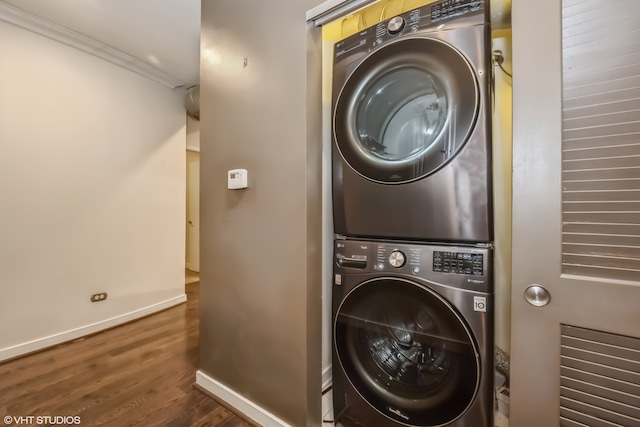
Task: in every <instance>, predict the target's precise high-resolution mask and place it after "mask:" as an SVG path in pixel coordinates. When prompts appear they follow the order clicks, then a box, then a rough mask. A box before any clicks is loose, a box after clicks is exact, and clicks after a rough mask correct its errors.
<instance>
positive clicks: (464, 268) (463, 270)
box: [433, 251, 484, 276]
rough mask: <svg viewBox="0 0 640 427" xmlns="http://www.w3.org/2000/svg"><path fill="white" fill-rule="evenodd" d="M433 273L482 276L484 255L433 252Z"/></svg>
mask: <svg viewBox="0 0 640 427" xmlns="http://www.w3.org/2000/svg"><path fill="white" fill-rule="evenodd" d="M433 271H436V272H439V273H454V274H468V275H472V276H482V274H483V271H484V255H483V254H481V253H473V252H447V251H433Z"/></svg>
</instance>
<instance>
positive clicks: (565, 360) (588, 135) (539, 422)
mask: <svg viewBox="0 0 640 427" xmlns="http://www.w3.org/2000/svg"><path fill="white" fill-rule="evenodd" d="M512 12H513V19H512V23H513V45H512V46H513V84H514V87H513V114H514V116H513V144H514V146H513V268H512V271H513V273H512V282H513V288H512V291H513V292H512V320H513V324H512V349H511V350H512V351H511V362H512V363H511V368H512V376H511V408H510V409H511V425H512V426H513V427H552V426H566V427H583V426H595V427H601V426H603V427H609V426H628V427H631V426H633V427H637V426H640V1H638V0H537V1H531V0H513V3H512ZM531 286H535V287H531ZM547 297H548V298H550V299H549V300H548V302H547ZM527 299H528V300H529V301H528V300H527Z"/></svg>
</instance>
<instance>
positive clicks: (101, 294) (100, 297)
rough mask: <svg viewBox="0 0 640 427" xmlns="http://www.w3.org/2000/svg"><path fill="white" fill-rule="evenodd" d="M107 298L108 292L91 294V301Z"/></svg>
mask: <svg viewBox="0 0 640 427" xmlns="http://www.w3.org/2000/svg"><path fill="white" fill-rule="evenodd" d="M106 299H107V293H106V292H101V293H99V294H93V295H91V302H98V301H104V300H106Z"/></svg>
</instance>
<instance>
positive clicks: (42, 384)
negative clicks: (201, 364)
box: [0, 283, 250, 427]
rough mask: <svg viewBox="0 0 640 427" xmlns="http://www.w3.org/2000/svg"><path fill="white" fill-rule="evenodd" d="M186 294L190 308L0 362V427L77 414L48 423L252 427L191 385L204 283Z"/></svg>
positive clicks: (189, 289) (35, 423)
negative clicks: (68, 419)
mask: <svg viewBox="0 0 640 427" xmlns="http://www.w3.org/2000/svg"><path fill="white" fill-rule="evenodd" d="M186 289H187V296H188V301H187V303H186V304H182V305H179V306H177V307H173V308H171V309H169V310H166V311H163V312H161V313H157V314H154V315H152V316H149V317H146V318H143V319H140V320H137V321H135V322H132V323H129V324H126V325H123V326H119V327H116V328H114V329H110V330H108V331H104V332H101V333H99V334H96V335H92V336H89V337H86V338H84V339H81V340H78V341H75V342H72V343H68V344H63V345H60V346H58V347H55V348H52V349H48V350H44V351H42V352H39V353H35V354H32V355H28V356H25V357H22V358H19V359H15V360H11V361H8V362H5V363H2V364H0V426H2V425H3V424H2V423H1V422H3V421H4V423H5V424H7V425H49V424H46V423H45V424H43V423H37V422H36V421H37V420H35V419H34V420H33V421H32V422H31V423H27V422H20V420H17V421H16V422H14V423H13V424H12V423H7V422H6V421H7V419H5V417H7V416H14V417H19V416H51V417H56V416H58V417H60V416H64V417H74V416H78V417H80V418H79V420H80V424H73V423H71V424H61V422H60V418H58V419H57V420H56V419H55V418H54V419H53V420H52V421H51V425H82V426H97V425H105V426H143V427H147V426H170V427H182V426H216V427H222V426H224V427H250V424H248V423H246V422H245V421H243V420H242V419H240V418H238V417H237V416H236V415H234V414H233V413H231V412H230V411H228V410H227V409H226V408H224V407H222V406H221V405H220V404H218V403H217V402H216V401H214V400H212V399H210V398H209V397H208V396H206V395H205V394H203V393H202V392H200V391H199V390H197V389H196V388H195V387H194V386H193V383H194V382H195V372H196V370H197V366H198V298H199V284H197V283H195V284H189V285H187V286H186ZM42 420H43V419H42V418H41V419H40V421H42ZM75 420H78V419H77V418H76V419H75ZM23 421H24V420H23ZM56 422H57V424H56Z"/></svg>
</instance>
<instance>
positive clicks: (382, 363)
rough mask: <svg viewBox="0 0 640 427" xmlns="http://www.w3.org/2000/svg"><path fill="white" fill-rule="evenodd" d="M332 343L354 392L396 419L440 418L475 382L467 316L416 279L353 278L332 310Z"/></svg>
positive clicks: (460, 407)
mask: <svg viewBox="0 0 640 427" xmlns="http://www.w3.org/2000/svg"><path fill="white" fill-rule="evenodd" d="M334 346H335V351H336V355H337V356H338V360H339V362H340V365H341V367H342V369H343V371H344V373H345V375H346V377H347V378H348V380H349V382H350V383H351V384H352V386H353V387H354V388H355V389H356V390H357V392H358V393H359V394H360V396H362V398H363V399H364V400H365V401H366V402H367V403H369V404H370V405H371V406H372V407H373V408H374V409H376V410H377V411H378V412H380V413H381V414H383V415H385V416H386V417H388V418H391V419H392V420H395V421H398V422H401V423H403V424H407V425H412V426H439V425H442V424H447V423H449V422H451V421H453V420H455V419H457V418H458V417H460V416H461V415H462V414H464V412H465V411H466V410H467V408H468V407H469V405H470V404H471V403H472V401H473V399H474V398H475V395H476V393H477V390H478V384H479V381H480V365H479V356H478V351H477V347H476V344H475V340H474V339H473V338H472V335H471V334H470V332H469V330H468V328H467V326H466V323H465V322H464V321H463V319H462V318H461V317H460V316H459V315H458V314H457V312H456V310H455V309H454V308H453V307H452V306H451V305H450V304H449V303H448V302H447V301H446V300H444V299H443V298H442V297H440V296H439V295H438V294H437V293H435V292H433V291H432V290H430V289H428V288H427V287H425V286H422V285H420V284H418V283H414V282H411V281H408V280H404V279H400V278H377V279H372V280H369V281H367V282H364V283H362V284H360V285H358V286H357V287H356V288H354V289H353V290H352V291H351V292H349V294H348V295H347V296H346V297H345V299H344V300H343V302H342V304H341V305H340V307H339V308H338V310H337V312H336V317H335V323H334Z"/></svg>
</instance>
